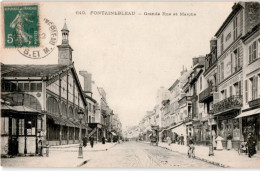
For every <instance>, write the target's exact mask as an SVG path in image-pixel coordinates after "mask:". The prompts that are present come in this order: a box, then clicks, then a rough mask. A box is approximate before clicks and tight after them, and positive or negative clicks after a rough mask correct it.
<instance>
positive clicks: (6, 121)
mask: <svg viewBox="0 0 260 174" xmlns="http://www.w3.org/2000/svg"><path fill="white" fill-rule="evenodd" d="M41 138H42V114H41V113H40V112H39V111H37V110H34V109H32V108H29V107H26V106H10V105H7V104H1V154H2V155H18V154H34V155H35V154H39V153H40V152H39V140H40V139H41Z"/></svg>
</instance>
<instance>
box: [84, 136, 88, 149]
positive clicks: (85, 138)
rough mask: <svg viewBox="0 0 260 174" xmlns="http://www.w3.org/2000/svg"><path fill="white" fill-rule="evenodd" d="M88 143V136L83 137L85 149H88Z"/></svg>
mask: <svg viewBox="0 0 260 174" xmlns="http://www.w3.org/2000/svg"><path fill="white" fill-rule="evenodd" d="M87 142H88V138H87V135H85V136H84V137H83V147H86V146H87Z"/></svg>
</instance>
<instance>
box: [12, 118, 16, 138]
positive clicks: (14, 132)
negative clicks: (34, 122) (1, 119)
mask: <svg viewBox="0 0 260 174" xmlns="http://www.w3.org/2000/svg"><path fill="white" fill-rule="evenodd" d="M11 120H12V135H16V134H17V132H16V119H14V118H11Z"/></svg>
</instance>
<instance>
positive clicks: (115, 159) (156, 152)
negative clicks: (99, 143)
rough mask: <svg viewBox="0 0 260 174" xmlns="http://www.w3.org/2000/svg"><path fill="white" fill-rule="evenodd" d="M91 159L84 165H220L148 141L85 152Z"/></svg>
mask: <svg viewBox="0 0 260 174" xmlns="http://www.w3.org/2000/svg"><path fill="white" fill-rule="evenodd" d="M85 155H87V156H88V157H89V159H90V160H89V161H88V162H87V163H86V164H85V165H83V166H82V167H86V168H89V167H121V168H122V167H124V168H131V167H135V168H136V167H137V168H143V167H145V168H155V167H156V168H157V167H164V168H195V167H196V168H198V167H199V168H217V167H218V166H215V165H212V164H209V163H206V162H203V161H199V160H196V159H189V158H188V157H187V156H185V155H182V154H179V153H175V152H172V151H169V150H166V149H163V148H161V147H156V146H151V145H149V144H146V143H139V142H126V143H123V144H118V145H116V146H115V147H113V148H111V149H110V150H108V151H105V152H91V153H88V154H85Z"/></svg>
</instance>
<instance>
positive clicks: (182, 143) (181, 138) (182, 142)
mask: <svg viewBox="0 0 260 174" xmlns="http://www.w3.org/2000/svg"><path fill="white" fill-rule="evenodd" d="M180 140H181V145H184V136H183V135H182V134H181V137H180Z"/></svg>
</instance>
